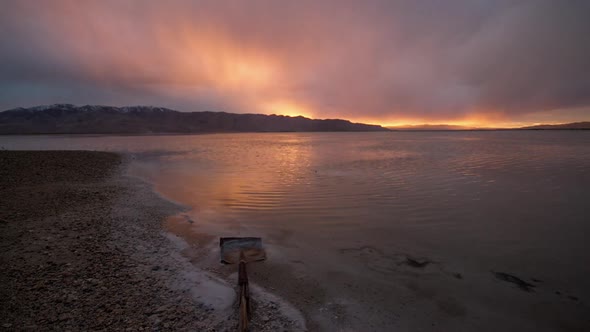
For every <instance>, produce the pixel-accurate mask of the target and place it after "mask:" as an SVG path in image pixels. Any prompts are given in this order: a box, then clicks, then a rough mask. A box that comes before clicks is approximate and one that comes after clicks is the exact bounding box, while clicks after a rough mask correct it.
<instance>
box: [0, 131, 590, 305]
mask: <svg viewBox="0 0 590 332" xmlns="http://www.w3.org/2000/svg"><path fill="white" fill-rule="evenodd" d="M0 146H3V147H5V148H7V149H85V150H110V151H122V152H128V153H132V154H133V157H134V161H133V162H132V164H131V172H132V174H135V175H138V176H140V177H142V178H144V179H146V180H148V181H150V182H152V183H154V185H155V188H156V190H158V191H159V192H160V193H162V194H163V195H164V196H165V197H167V198H170V199H172V200H174V201H177V202H180V203H182V204H185V205H187V206H189V207H190V208H191V209H192V210H191V211H190V212H189V215H190V218H191V219H192V221H193V222H194V223H193V227H194V228H195V229H198V231H199V232H205V233H210V234H215V235H239V236H250V235H256V236H263V237H264V239H265V241H266V243H267V244H268V245H269V246H270V251H271V256H270V257H269V260H272V259H273V258H272V257H273V256H272V254H274V257H276V259H284V260H285V261H289V262H302V261H304V262H305V263H306V264H307V266H308V270H307V271H306V273H307V274H311V275H312V276H313V275H315V277H316V278H317V279H322V278H323V277H322V275H323V276H326V275H330V274H333V273H336V272H338V273H348V274H350V275H352V276H353V277H352V278H357V277H359V278H360V276H361V275H362V278H366V280H372V279H371V278H373V277H374V278H376V279H378V278H380V277H381V276H382V274H383V272H388V271H390V270H395V266H393V267H392V266H390V264H392V263H391V262H389V261H387V260H383V257H390V258H391V257H395V255H399V253H408V254H410V255H412V256H416V257H428V258H429V259H432V260H434V261H437V262H444V263H445V264H446V266H448V269H455V270H460V271H462V272H463V273H469V272H465V271H483V272H485V273H487V272H489V271H490V270H494V271H506V272H510V273H514V274H516V275H519V276H525V277H534V278H536V279H541V280H544V281H546V282H548V283H550V284H551V285H552V286H554V288H555V287H559V288H560V289H562V290H567V291H568V292H569V293H571V294H576V296H577V297H582V298H586V299H588V300H590V282H589V281H588V278H587V276H588V275H589V274H590V265H588V264H586V262H588V261H590V251H589V250H588V249H590V248H589V245H588V244H587V236H588V234H590V233H589V231H590V204H589V203H588V202H589V201H590V199H589V194H588V188H590V132H582V131H551V132H548V131H534V132H531V131H507V132H391V133H312V134H309V133H280V134H276V133H264V134H216V135H195V136H84V137H80V136H77V137H76V136H12V137H10V136H4V137H0ZM354 250H356V252H357V254H355V255H351V254H350V253H351V252H354ZM359 253H360V254H359ZM359 255H360V256H359ZM363 255H364V256H363ZM367 255H369V258H367V257H366V256H367ZM370 255H372V256H370ZM361 256H362V257H364V258H362V257H361ZM359 257H361V258H362V259H360V258H359ZM293 264H295V263H293ZM394 265H395V264H394Z"/></svg>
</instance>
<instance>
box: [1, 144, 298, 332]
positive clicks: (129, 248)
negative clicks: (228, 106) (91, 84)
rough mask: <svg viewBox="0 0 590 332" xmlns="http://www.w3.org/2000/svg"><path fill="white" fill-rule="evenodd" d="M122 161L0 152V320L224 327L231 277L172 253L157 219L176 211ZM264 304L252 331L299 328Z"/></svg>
mask: <svg viewBox="0 0 590 332" xmlns="http://www.w3.org/2000/svg"><path fill="white" fill-rule="evenodd" d="M125 167H126V162H125V157H123V156H121V155H118V154H114V153H107V152H84V151H32V152H31V151H28V152H24V151H1V152H0V188H1V189H0V246H1V251H0V265H1V266H2V272H1V273H0V302H1V303H0V327H2V328H4V329H6V330H16V331H19V330H61V331H65V330H130V331H137V330H197V331H225V330H234V329H235V327H236V326H237V315H236V310H234V309H235V307H234V306H235V303H234V298H235V296H234V295H233V292H234V287H233V284H230V283H229V281H231V279H230V280H227V281H226V280H221V279H219V278H217V277H215V276H213V275H210V274H208V273H206V272H204V271H202V270H199V269H198V268H196V267H194V266H193V265H192V264H191V263H190V262H189V261H188V260H187V259H186V258H185V257H184V256H182V255H181V254H180V249H181V248H182V246H183V245H186V244H185V243H184V242H182V240H180V239H177V238H175V236H174V235H171V234H169V233H167V232H164V231H163V230H162V223H163V221H164V220H165V218H166V217H167V216H170V215H173V214H175V213H178V212H179V211H182V207H181V206H178V205H175V204H173V203H170V202H168V201H166V200H164V199H162V198H161V197H159V196H158V195H156V194H155V193H153V192H152V191H151V187H150V186H149V185H147V184H146V183H144V182H141V181H139V180H138V179H134V178H131V177H128V176H125V175H124V173H125ZM273 300H274V299H273V298H270V299H269V300H268V301H266V302H264V301H259V302H258V303H255V305H256V306H257V311H256V313H255V316H254V320H255V321H254V322H253V328H255V329H256V330H262V331H264V330H267V331H271V330H277V329H289V330H297V329H301V328H302V326H301V325H300V324H301V323H300V322H293V321H292V320H291V319H290V318H289V317H284V316H283V315H282V314H281V313H280V312H279V310H280V308H281V304H280V303H277V302H274V301H273ZM258 315H262V316H261V317H262V318H259V317H258ZM271 318H272V322H269V320H271ZM265 319H266V321H265ZM257 322H260V324H262V323H263V325H260V324H259V323H257ZM257 324H258V325H257Z"/></svg>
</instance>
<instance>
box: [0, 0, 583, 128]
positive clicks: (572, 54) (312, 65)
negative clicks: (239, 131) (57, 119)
mask: <svg viewBox="0 0 590 332" xmlns="http://www.w3.org/2000/svg"><path fill="white" fill-rule="evenodd" d="M0 5H1V6H0V7H1V8H2V11H0V42H1V48H0V108H2V109H5V108H9V107H16V106H30V105H35V104H46V103H54V102H71V103H77V104H94V103H99V104H114V105H126V104H155V105H162V106H167V107H172V108H177V109H180V110H185V111H197V110H224V111H230V112H256V113H257V112H263V113H282V114H305V115H310V116H314V117H319V118H327V117H343V118H351V119H358V120H369V121H373V122H382V123H388V122H389V123H391V122H404V121H418V122H441V121H445V122H446V121H455V122H461V121H467V122H470V121H471V122H478V121H480V122H481V121H483V122H485V121H501V122H509V121H511V120H514V121H518V120H519V119H525V118H526V119H530V118H534V115H535V114H539V116H540V118H543V119H547V118H549V119H556V120H559V119H562V118H564V116H565V115H566V114H567V118H568V119H569V118H572V119H576V118H580V119H582V118H588V117H589V116H590V75H588V73H590V43H588V41H587V38H588V36H590V20H589V19H588V17H590V3H589V2H588V1H585V0H579V1H576V0H570V1H559V0H554V1H549V0H530V1H502V0H495V1H482V0H479V1H474V0H456V1H444V2H443V1H435V0H423V1H409V0H399V1H394V0H387V1H385V0H384V1H352V0H350V1H349V0H341V1H305V0H304V1H271V0H269V1H182V0H179V1H166V2H163V1H91V0H89V1H66V0H63V1H62V0H59V1H58V0H55V1H52V0H48V1H0Z"/></svg>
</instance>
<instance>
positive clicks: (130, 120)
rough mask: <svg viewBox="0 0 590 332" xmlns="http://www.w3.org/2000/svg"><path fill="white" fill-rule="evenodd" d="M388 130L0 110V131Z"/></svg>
mask: <svg viewBox="0 0 590 332" xmlns="http://www.w3.org/2000/svg"><path fill="white" fill-rule="evenodd" d="M315 131H387V129H386V128H384V127H381V126H377V125H368V124H362V123H352V122H350V121H347V120H340V119H326V120H314V119H308V118H305V117H302V116H298V117H290V116H283V115H264V114H235V113H225V112H179V111H175V110H171V109H167V108H162V107H152V106H130V107H112V106H93V105H86V106H75V105H71V104H55V105H50V106H37V107H30V108H15V109H11V110H7V111H4V112H0V134H156V133H163V134H164V133H175V134H192V133H219V132H315Z"/></svg>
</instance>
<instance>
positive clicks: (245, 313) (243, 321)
mask: <svg viewBox="0 0 590 332" xmlns="http://www.w3.org/2000/svg"><path fill="white" fill-rule="evenodd" d="M241 256H242V257H243V255H241ZM238 286H239V288H240V297H239V298H240V302H239V304H240V311H239V314H240V322H239V326H238V330H239V331H240V332H247V331H248V325H249V322H250V290H249V287H248V274H247V272H246V262H245V261H244V260H241V261H240V266H239V269H238Z"/></svg>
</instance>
